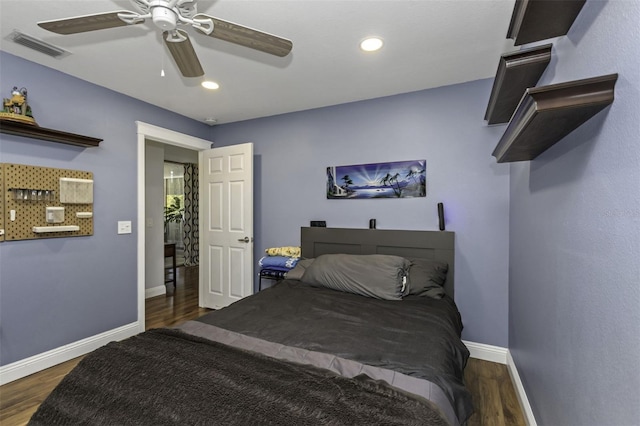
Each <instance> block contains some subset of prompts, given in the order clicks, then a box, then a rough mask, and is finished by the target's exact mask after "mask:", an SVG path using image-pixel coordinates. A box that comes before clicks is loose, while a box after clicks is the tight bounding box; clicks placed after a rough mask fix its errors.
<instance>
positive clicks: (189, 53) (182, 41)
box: [163, 30, 204, 77]
mask: <svg viewBox="0 0 640 426" xmlns="http://www.w3.org/2000/svg"><path fill="white" fill-rule="evenodd" d="M175 31H176V33H177V34H173V35H172V34H171V33H170V32H168V31H165V32H164V33H163V36H164V44H165V45H166V46H167V48H168V49H169V52H170V53H171V56H172V57H173V60H174V61H175V63H176V65H178V68H179V69H180V73H182V75H183V76H185V77H200V76H203V75H204V70H203V69H202V65H200V61H199V60H198V56H197V55H196V51H195V50H194V49H193V45H192V44H191V40H189V36H188V35H187V33H186V32H184V31H182V30H175ZM172 40H173V41H172Z"/></svg>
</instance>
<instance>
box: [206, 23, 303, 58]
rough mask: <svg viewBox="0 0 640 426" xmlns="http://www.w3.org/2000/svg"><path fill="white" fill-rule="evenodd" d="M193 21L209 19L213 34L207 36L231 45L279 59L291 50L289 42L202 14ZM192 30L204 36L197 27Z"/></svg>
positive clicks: (291, 45)
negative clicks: (211, 22)
mask: <svg viewBox="0 0 640 426" xmlns="http://www.w3.org/2000/svg"><path fill="white" fill-rule="evenodd" d="M195 19H211V20H212V21H213V32H212V33H211V34H209V36H211V37H213V38H218V39H220V40H224V41H229V42H231V43H235V44H239V45H241V46H246V47H249V48H251V49H255V50H260V51H261V52H265V53H269V54H271V55H275V56H280V57H283V56H287V55H288V54H289V52H291V49H292V48H293V43H292V42H291V40H287V39H285V38H282V37H278V36H275V35H272V34H268V33H265V32H262V31H258V30H254V29H252V28H249V27H245V26H242V25H238V24H234V23H233V22H229V21H224V20H222V19H218V18H214V17H213V16H209V15H205V14H203V13H199V14H197V15H196V16H195V17H194V20H195ZM194 28H195V29H196V30H198V31H200V32H202V33H204V34H206V33H205V32H204V31H202V30H201V29H199V28H198V27H194Z"/></svg>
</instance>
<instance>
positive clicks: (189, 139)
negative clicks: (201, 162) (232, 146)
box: [135, 121, 213, 332]
mask: <svg viewBox="0 0 640 426" xmlns="http://www.w3.org/2000/svg"><path fill="white" fill-rule="evenodd" d="M135 123H136V126H137V134H138V173H137V188H138V200H137V201H138V209H137V210H138V217H137V234H138V239H137V241H138V250H137V252H138V259H137V268H138V274H137V286H138V331H139V332H143V331H144V330H145V312H144V311H145V305H144V302H145V279H146V276H145V238H146V229H145V226H144V223H145V218H146V211H145V193H146V188H145V187H146V179H145V153H146V144H147V141H153V142H159V143H162V144H166V145H174V146H179V147H181V148H186V149H190V150H193V151H204V150H207V149H211V148H213V142H211V141H207V140H204V139H200V138H196V137H194V136H189V135H185V134H183V133H179V132H176V131H173V130H169V129H165V128H162V127H158V126H154V125H152V124H148V123H144V122H142V121H136V122H135Z"/></svg>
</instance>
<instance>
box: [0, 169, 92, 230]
mask: <svg viewBox="0 0 640 426" xmlns="http://www.w3.org/2000/svg"><path fill="white" fill-rule="evenodd" d="M0 173H2V179H0V181H2V182H3V185H4V186H3V187H0V190H1V191H2V202H3V204H4V205H3V206H2V212H3V215H2V216H3V217H2V222H4V226H3V228H2V229H4V234H5V235H4V241H6V242H8V241H16V240H31V239H43V238H61V237H79V236H88V235H93V173H91V172H85V171H79V170H66V169H54V168H47V167H36V166H28V165H22V164H9V163H2V164H0ZM60 178H71V179H77V180H79V181H80V180H82V181H90V182H91V186H90V188H91V194H90V197H89V202H87V203H84V204H83V203H77V202H74V203H61V202H60V194H61V191H60V186H61V183H60ZM48 208H49V209H48ZM0 224H1V222H0ZM66 229H72V230H66ZM0 241H2V239H0Z"/></svg>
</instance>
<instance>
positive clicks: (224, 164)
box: [199, 143, 253, 309]
mask: <svg viewBox="0 0 640 426" xmlns="http://www.w3.org/2000/svg"><path fill="white" fill-rule="evenodd" d="M199 156H200V158H199V170H200V171H199V178H200V190H199V195H200V306H202V307H206V308H211V309H219V308H223V307H225V306H227V305H230V304H231V303H233V302H235V301H236V300H240V299H242V298H243V297H246V296H249V295H251V294H253V144H252V143H245V144H241V145H232V146H227V147H222V148H214V149H210V150H206V151H200V153H199Z"/></svg>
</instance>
